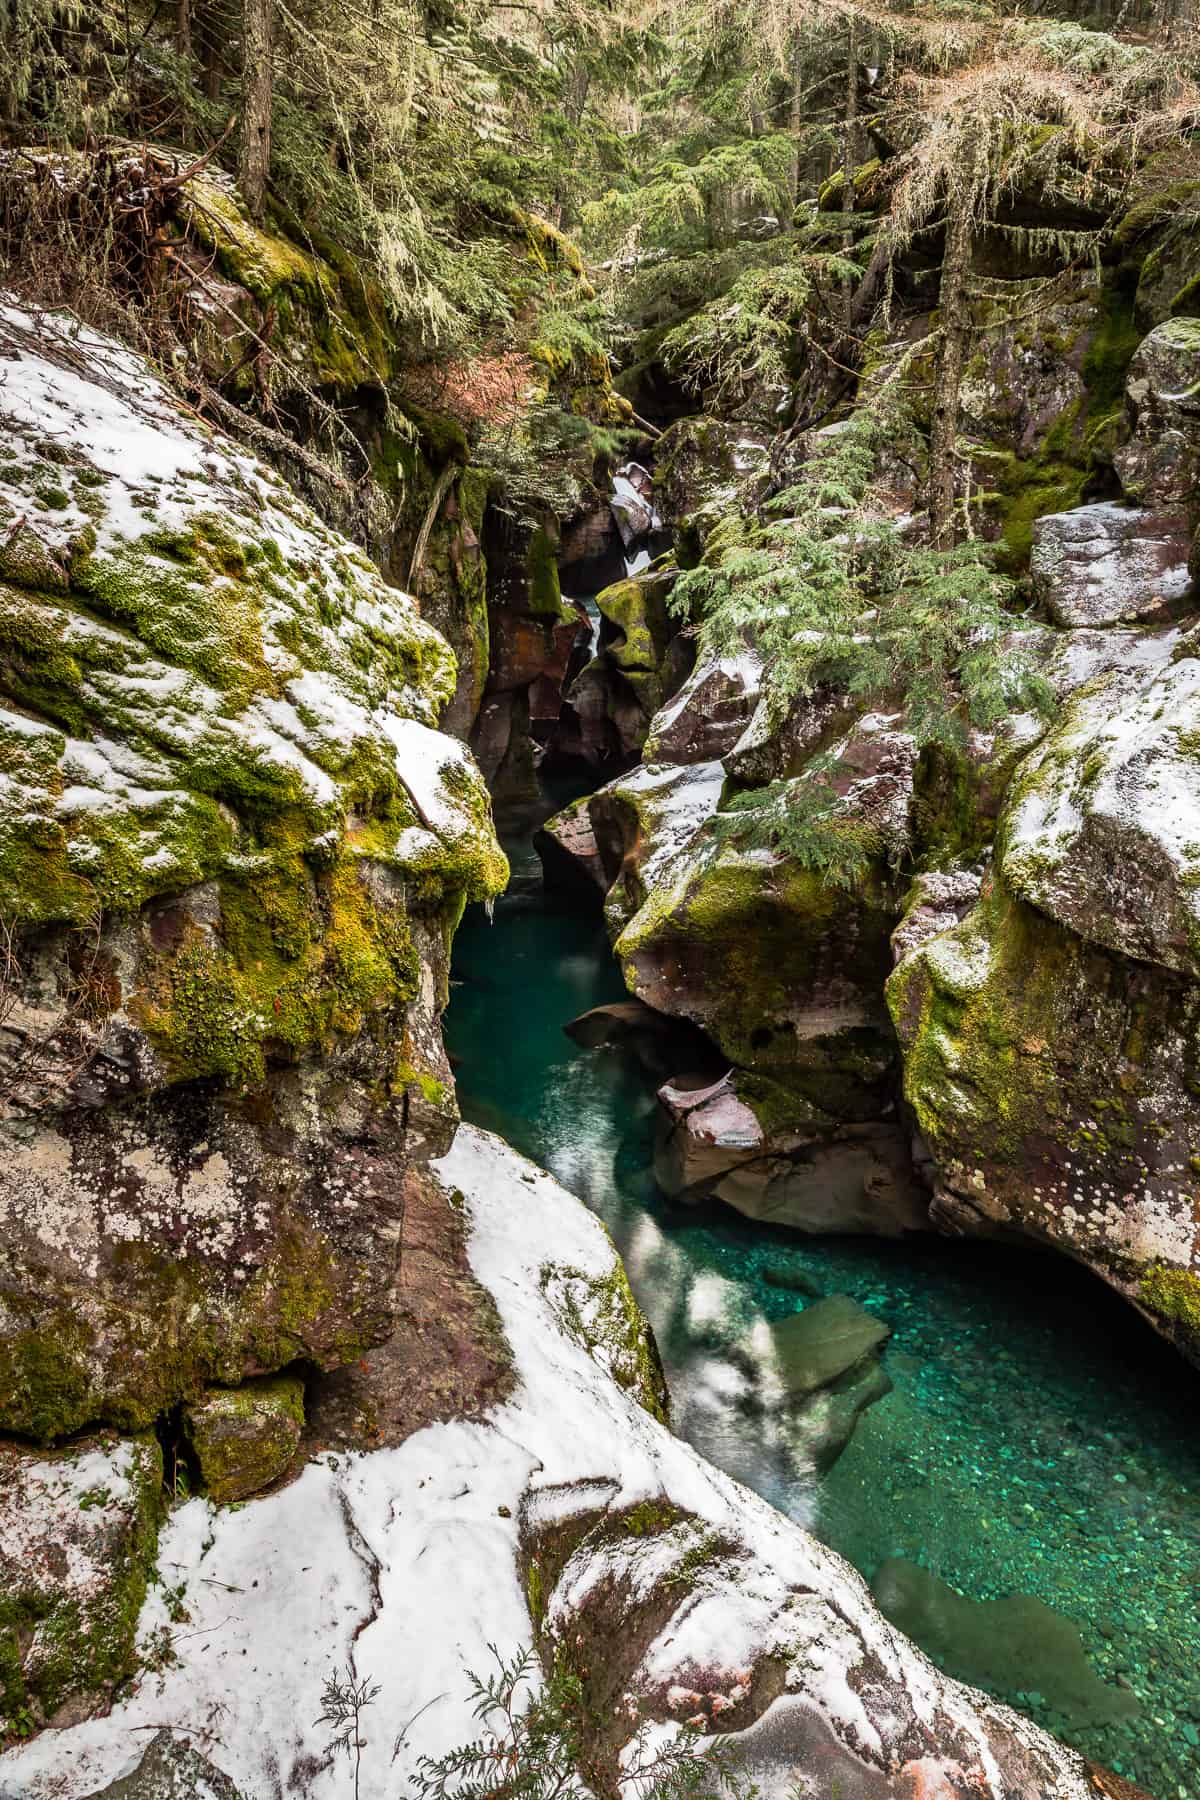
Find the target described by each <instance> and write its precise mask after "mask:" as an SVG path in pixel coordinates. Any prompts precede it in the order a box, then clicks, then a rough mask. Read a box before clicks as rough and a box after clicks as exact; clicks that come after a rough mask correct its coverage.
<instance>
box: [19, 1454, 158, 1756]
mask: <svg viewBox="0 0 1200 1800" xmlns="http://www.w3.org/2000/svg"><path fill="white" fill-rule="evenodd" d="M162 1473H163V1471H162V1452H161V1451H160V1449H159V1447H158V1444H157V1442H156V1441H155V1439H154V1438H153V1437H149V1436H147V1437H137V1438H112V1437H92V1438H83V1439H79V1440H77V1441H76V1442H75V1443H73V1444H72V1445H71V1446H70V1448H69V1449H66V1450H62V1451H59V1452H58V1453H57V1454H54V1455H48V1456H39V1455H38V1454H37V1453H35V1452H33V1451H30V1450H27V1449H23V1448H21V1447H19V1446H18V1445H16V1444H0V1740H2V1739H4V1738H6V1737H9V1736H12V1737H15V1738H21V1737H25V1736H27V1735H28V1734H29V1732H30V1731H32V1730H34V1729H36V1728H37V1727H38V1726H42V1725H47V1724H58V1723H67V1722H73V1721H76V1720H78V1719H80V1718H86V1717H87V1716H88V1715H89V1713H91V1712H93V1711H95V1710H97V1709H99V1708H102V1707H103V1706H105V1705H106V1703H107V1701H108V1697H109V1695H110V1694H111V1692H112V1690H113V1688H114V1687H115V1686H116V1684H117V1683H118V1682H120V1681H123V1680H124V1679H125V1677H126V1676H128V1675H130V1674H132V1673H133V1671H134V1669H135V1667H136V1666H137V1665H136V1654H135V1642H134V1640H135V1633H136V1627H137V1621H138V1613H139V1610H140V1608H141V1604H142V1601H143V1599H144V1597H145V1593H146V1583H147V1579H148V1577H149V1575H150V1572H151V1570H152V1568H153V1566H154V1551H155V1544H156V1542H157V1538H158V1526H159V1514H160V1510H161V1506H162Z"/></svg>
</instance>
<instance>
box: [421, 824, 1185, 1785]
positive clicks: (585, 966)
mask: <svg viewBox="0 0 1200 1800" xmlns="http://www.w3.org/2000/svg"><path fill="white" fill-rule="evenodd" d="M530 830H531V825H530V823H529V822H528V821H527V822H526V823H525V824H524V826H523V828H522V829H521V831H520V832H518V833H516V834H515V835H514V837H513V838H512V839H511V840H510V842H509V844H508V849H509V854H510V857H511V859H512V862H513V882H512V885H511V887H510V890H509V893H508V895H507V896H506V897H505V898H504V899H502V900H501V901H499V902H498V904H497V906H496V910H495V919H494V922H493V923H492V924H491V925H489V924H488V923H487V921H486V919H485V918H484V915H483V912H482V909H480V908H474V909H472V911H471V912H470V913H469V914H468V916H467V918H466V919H465V920H464V923H463V925H462V927H461V929H460V931H459V935H458V940H457V942H456V946H455V976H456V985H455V988H454V992H453V997H452V1001H451V1005H450V1009H449V1012H448V1015H447V1037H448V1041H449V1045H450V1050H451V1054H452V1055H453V1056H454V1058H455V1060H456V1064H457V1071H456V1072H457V1079H458V1090H459V1098H460V1102H461V1105H462V1109H463V1112H464V1114H465V1116H466V1117H467V1118H469V1119H471V1120H473V1121H474V1122H475V1123H477V1124H480V1125H483V1126H486V1127H488V1128H490V1129H492V1130H494V1131H498V1132H500V1133H501V1134H502V1135H503V1136H504V1137H506V1138H507V1139H508V1140H509V1142H510V1143H512V1144H514V1145H515V1146H516V1147H517V1148H518V1149H519V1150H521V1151H523V1152H524V1153H525V1154H527V1155H528V1156H530V1157H532V1158H534V1159H535V1160H536V1161H537V1162H539V1163H540V1164H541V1165H542V1166H543V1167H545V1168H547V1169H549V1170H551V1171H552V1172H553V1174H554V1175H555V1176H557V1178H558V1179H559V1180H560V1181H561V1182H562V1183H563V1185H564V1186H565V1187H567V1188H569V1189H570V1190H571V1191H572V1192H573V1193H575V1194H577V1195H578V1196H579V1197H580V1198H581V1199H582V1200H584V1201H586V1202H587V1204H588V1205H589V1206H590V1207H592V1208H593V1210H594V1211H595V1212H597V1213H598V1214H599V1215H600V1217H601V1218H602V1219H604V1221H605V1223H606V1224H607V1225H608V1226H609V1228H610V1230H611V1231H612V1233H613V1236H614V1237H615V1239H616V1242H617V1245H618V1247H619V1249H620V1251H621V1253H622V1255H623V1256H624V1258H625V1263H626V1266H627V1268H628V1270H629V1277H630V1281H631V1283H632V1285H633V1289H634V1292H635V1293H636V1295H637V1297H638V1300H639V1301H640V1303H641V1305H642V1307H643V1309H644V1310H645V1312H646V1313H647V1315H648V1316H649V1318H650V1320H651V1322H652V1324H653V1326H654V1329H655V1332H656V1333H657V1336H658V1340H659V1344H660V1347H661V1349H662V1353H663V1361H664V1363H665V1365H666V1370H667V1376H668V1380H669V1383H670V1387H671V1395H672V1406H673V1418H674V1423H675V1426H676V1429H677V1430H679V1431H680V1432H681V1433H682V1435H683V1436H685V1437H686V1438H688V1439H689V1440H690V1441H691V1442H693V1443H694V1444H696V1445H697V1446H698V1448H700V1449H701V1450H703V1451H704V1453H705V1454H706V1455H707V1456H708V1457H710V1458H711V1460H712V1461H714V1462H716V1463H718V1464H719V1465H720V1466H721V1467H722V1468H724V1469H726V1470H728V1471H729V1472H730V1473H732V1474H734V1475H736V1476H738V1477H739V1478H740V1479H741V1480H743V1481H745V1482H746V1483H747V1485H748V1486H750V1487H752V1488H754V1489H756V1490H757V1491H758V1492H759V1493H760V1494H763V1495H765V1496H766V1497H767V1498H768V1499H770V1500H771V1501H772V1502H773V1503H774V1504H775V1505H776V1506H778V1507H780V1508H781V1509H782V1510H783V1511H785V1512H787V1513H789V1514H790V1515H791V1516H792V1517H793V1518H796V1519H798V1520H800V1521H802V1522H803V1523H805V1524H807V1525H809V1526H810V1527H811V1528H812V1529H813V1530H814V1531H815V1532H816V1533H817V1534H818V1536H820V1537H821V1538H823V1539H824V1540H825V1542H827V1543H829V1544H831V1545H833V1546H834V1548H835V1549H837V1550H840V1551H841V1552H842V1553H843V1554H844V1555H845V1556H847V1557H848V1558H849V1559H850V1560H851V1561H852V1562H853V1563H854V1564H855V1565H856V1566H857V1567H858V1568H859V1569H860V1570H861V1571H862V1572H863V1574H864V1575H866V1576H867V1578H868V1579H871V1578H872V1577H873V1576H874V1575H875V1573H876V1571H877V1569H878V1568H879V1565H880V1564H881V1563H882V1562H883V1561H884V1560H885V1559H886V1558H889V1557H896V1556H899V1557H904V1558H906V1559H908V1560H909V1561H910V1562H912V1563H918V1564H921V1565H922V1566H923V1567H925V1568H926V1569H928V1570H930V1571H932V1572H933V1573H935V1574H936V1575H938V1576H939V1577H941V1578H942V1580H944V1581H946V1582H949V1583H950V1584H951V1585H952V1586H953V1587H954V1588H955V1589H957V1590H958V1592H959V1593H960V1594H962V1595H965V1596H967V1597H968V1599H970V1600H973V1601H986V1600H991V1599H995V1598H999V1597H1002V1596H1006V1595H1013V1594H1023V1595H1032V1596H1035V1597H1036V1598H1037V1599H1038V1600H1040V1601H1041V1602H1044V1603H1045V1605H1047V1606H1049V1607H1052V1608H1054V1609H1055V1611H1056V1612H1057V1613H1058V1614H1061V1615H1063V1616H1064V1617H1065V1618H1067V1619H1070V1620H1073V1621H1074V1622H1075V1623H1076V1625H1077V1626H1078V1627H1079V1630H1080V1632H1081V1635H1082V1639H1083V1646H1084V1650H1085V1652H1086V1656H1087V1658H1088V1660H1089V1661H1090V1664H1091V1666H1092V1669H1093V1670H1094V1671H1095V1673H1096V1675H1098V1676H1099V1677H1100V1678H1102V1679H1103V1681H1104V1682H1105V1683H1107V1684H1109V1688H1110V1691H1111V1692H1112V1693H1113V1694H1114V1695H1115V1704H1114V1705H1113V1706H1112V1707H1111V1708H1104V1709H1102V1710H1108V1711H1113V1712H1119V1711H1121V1710H1122V1709H1126V1710H1128V1709H1130V1708H1131V1706H1132V1700H1131V1696H1132V1695H1136V1697H1137V1700H1138V1702H1139V1703H1140V1705H1139V1710H1138V1711H1137V1712H1136V1714H1135V1715H1133V1716H1127V1717H1122V1718H1115V1719H1114V1718H1110V1719H1108V1721H1107V1722H1105V1723H1096V1720H1095V1714H1094V1712H1093V1711H1090V1710H1089V1707H1088V1705H1087V1704H1086V1703H1084V1702H1083V1701H1080V1700H1079V1699H1078V1693H1077V1689H1078V1683H1076V1684H1075V1687H1074V1688H1072V1685H1071V1682H1070V1681H1069V1680H1067V1679H1066V1678H1065V1677H1064V1680H1063V1683H1062V1684H1061V1686H1060V1688H1059V1690H1058V1691H1054V1689H1055V1683H1056V1682H1057V1679H1058V1675H1059V1673H1060V1671H1059V1669H1058V1667H1057V1666H1055V1667H1052V1668H1051V1669H1050V1670H1049V1671H1048V1672H1047V1670H1046V1667H1045V1665H1046V1664H1047V1662H1048V1661H1049V1662H1051V1663H1053V1662H1054V1659H1055V1657H1056V1656H1059V1651H1060V1648H1061V1647H1060V1646H1059V1645H1058V1644H1057V1642H1056V1640H1055V1638H1054V1636H1053V1634H1052V1633H1051V1634H1049V1635H1047V1634H1046V1633H1044V1632H1042V1631H1041V1629H1040V1627H1039V1626H1038V1625H1037V1621H1035V1622H1034V1626H1033V1627H1031V1625H1030V1622H1029V1620H1028V1619H1027V1618H1020V1619H1018V1620H1017V1621H1015V1622H1014V1624H1015V1629H1014V1630H1009V1631H1007V1632H1006V1630H1004V1629H998V1628H997V1627H996V1625H995V1622H994V1620H993V1618H992V1616H991V1615H987V1614H982V1615H980V1619H981V1623H982V1626H983V1629H982V1634H981V1635H982V1637H983V1639H984V1640H985V1641H986V1642H987V1644H988V1646H989V1654H990V1658H991V1662H992V1664H993V1665H995V1666H994V1672H993V1674H992V1677H991V1679H990V1681H989V1682H988V1685H990V1686H991V1687H992V1689H993V1691H995V1692H997V1693H999V1694H1000V1695H1001V1697H1003V1698H1004V1699H1006V1700H1009V1701H1011V1702H1012V1703H1013V1704H1014V1705H1017V1706H1019V1707H1020V1708H1021V1709H1022V1710H1023V1711H1025V1712H1028V1713H1030V1714H1031V1715H1032V1716H1034V1717H1036V1718H1038V1719H1039V1720H1040V1721H1041V1722H1042V1723H1043V1724H1046V1725H1048V1726H1049V1727H1050V1728H1051V1729H1052V1730H1054V1731H1056V1732H1057V1734H1058V1735H1059V1736H1060V1737H1062V1738H1064V1739H1066V1740H1067V1741H1068V1742H1070V1743H1074V1744H1076V1745H1077V1746H1078V1747H1079V1748H1080V1749H1082V1750H1084V1751H1085V1752H1086V1753H1087V1754H1088V1755H1089V1756H1092V1757H1093V1758H1095V1759H1096V1760H1097V1761H1098V1762H1102V1763H1105V1764H1107V1765H1108V1766H1109V1767H1111V1768H1113V1769H1116V1770H1117V1771H1118V1773H1122V1774H1124V1775H1127V1776H1128V1777H1130V1778H1131V1779H1133V1780H1135V1781H1137V1782H1139V1783H1140V1784H1141V1785H1142V1786H1143V1787H1145V1788H1147V1789H1148V1790H1149V1791H1150V1793H1151V1794H1152V1795H1154V1796H1155V1800H1200V1408H1198V1406H1197V1401H1198V1400H1200V1380H1198V1379H1197V1377H1195V1376H1194V1375H1193V1374H1192V1373H1191V1372H1190V1371H1189V1370H1188V1369H1187V1368H1186V1367H1185V1366H1184V1365H1183V1364H1182V1362H1181V1361H1180V1360H1179V1358H1178V1357H1177V1356H1175V1355H1174V1353H1172V1352H1170V1351H1168V1350H1167V1349H1166V1348H1165V1347H1164V1346H1163V1345H1161V1344H1160V1343H1159V1342H1158V1340H1157V1339H1155V1338H1154V1337H1153V1336H1152V1334H1151V1333H1150V1332H1149V1331H1148V1330H1147V1329H1146V1328H1144V1327H1143V1326H1142V1324H1141V1321H1140V1320H1139V1319H1138V1318H1137V1317H1136V1315H1135V1314H1134V1313H1133V1312H1132V1311H1131V1310H1130V1309H1129V1308H1127V1307H1126V1306H1124V1305H1123V1303H1121V1302H1120V1301H1118V1300H1117V1299H1116V1298H1115V1297H1113V1296H1112V1295H1110V1294H1108V1293H1107V1292H1106V1290H1105V1289H1104V1288H1103V1287H1102V1286H1101V1285H1100V1284H1099V1283H1098V1282H1096V1281H1095V1280H1094V1279H1092V1278H1091V1277H1089V1276H1087V1275H1086V1274H1084V1273H1083V1272H1082V1271H1080V1270H1077V1269H1075V1268H1074V1267H1073V1266H1072V1265H1071V1264H1069V1263H1068V1262H1066V1261H1064V1260H1063V1259H1060V1258H1050V1257H1044V1258H1043V1257H1040V1256H1036V1255H1032V1254H1029V1253H1020V1252H1014V1251H1008V1250H1002V1249H1000V1248H998V1247H996V1246H994V1245H990V1244H982V1245H980V1244H976V1245H968V1246H963V1245H957V1244H948V1243H946V1242H943V1241H941V1240H938V1239H933V1238H930V1239H928V1240H926V1239H921V1240H916V1241H914V1242H912V1243H911V1244H903V1245H895V1244H887V1243H879V1242H874V1241H871V1240H868V1239H856V1238H830V1239H812V1238H801V1237H798V1236H796V1235H795V1234H792V1233H788V1232H784V1231H779V1230H771V1229H767V1228H764V1227H761V1226H752V1225H750V1224H747V1223H745V1222H743V1221H741V1220H739V1219H738V1218H737V1217H736V1216H735V1215H733V1214H732V1213H729V1212H728V1211H727V1210H726V1209H723V1208H714V1209H713V1210H711V1211H708V1210H705V1211H701V1210H692V1209H682V1208H679V1207H672V1206H670V1205H668V1204H667V1203H666V1202H665V1201H664V1199H663V1198H662V1196H661V1195H660V1194H659V1193H658V1192H657V1190H656V1188H655V1184H654V1179H653V1175H652V1173H651V1168H650V1159H651V1145H652V1138H653V1115H654V1100H653V1094H652V1091H651V1087H650V1084H649V1083H648V1081H647V1079H646V1077H645V1076H644V1075H643V1074H642V1073H641V1072H640V1071H639V1070H638V1069H637V1068H636V1067H635V1066H632V1065H631V1064H630V1062H629V1061H628V1060H626V1059H624V1058H622V1057H620V1056H618V1055H617V1054H615V1053H614V1052H612V1051H606V1050H600V1051H589V1050H583V1049H580V1048H579V1047H578V1046H576V1045H575V1044H574V1043H572V1041H571V1040H570V1039H569V1038H567V1037H566V1036H564V1034H563V1030H562V1027H563V1025H564V1023H565V1022H566V1021H567V1020H568V1019H571V1018H573V1017H575V1016H576V1015H577V1014H578V1013H581V1012H584V1011H585V1010H586V1009H587V1008H588V1007H591V1006H596V1005H599V1004H600V1003H601V1002H603V1001H606V1000H613V999H619V998H621V997H623V993H624V990H623V988H622V984H621V980H620V976H619V974H618V972H617V970H616V968H615V966H614V963H613V960H612V958H611V956H610V954H609V951H608V946H607V942H606V940H605V936H604V932H603V928H602V926H601V923H600V921H599V918H598V917H597V916H594V915H591V914H589V913H588V912H587V911H586V910H585V909H581V908H580V907H579V905H578V904H575V903H572V902H571V901H569V900H564V899H560V898H558V897H556V896H553V895H547V894H545V893H544V892H543V890H542V884H541V879H540V866H539V864H538V860H537V857H536V854H535V853H534V852H533V850H532V847H531V844H530V841H529V834H530ZM797 1274H799V1275H800V1276H802V1277H804V1278H806V1279H808V1280H809V1281H811V1282H812V1283H814V1284H815V1285H816V1286H817V1287H818V1288H819V1289H820V1290H821V1291H823V1292H825V1293H848V1294H852V1295H853V1296H854V1297H855V1298H856V1299H858V1300H859V1301H861V1302H862V1303H863V1304H864V1305H866V1306H868V1307H870V1308H871V1309H872V1311H874V1312H876V1313H878V1314H879V1315H880V1316H881V1317H882V1318H884V1319H886V1320H887V1321H888V1323H889V1324H890V1325H891V1326H892V1328H893V1336H892V1338H891V1341H890V1344H889V1346H888V1349H887V1351H886V1353H885V1358H884V1360H885V1363H886V1366H887V1369H888V1373H889V1374H890V1376H891V1378H892V1381H893V1382H894V1384H895V1385H894V1390H893V1392H892V1393H891V1394H890V1395H888V1396H887V1397H886V1398H885V1399H883V1400H882V1401H880V1402H878V1403H877V1404H876V1405H875V1406H873V1407H872V1408H871V1410H870V1411H869V1412H868V1413H866V1414H865V1415H864V1417H863V1418H862V1419H861V1420H860V1422H859V1426H858V1429H857V1432H856V1434H855V1436H854V1439H853V1441H852V1442H851V1444H850V1447H849V1449H848V1450H847V1451H846V1452H845V1454H844V1455H843V1456H842V1458H841V1460H840V1461H839V1462H838V1463H837V1464H836V1465H835V1467H834V1468H833V1470H832V1471H831V1472H830V1473H829V1474H828V1475H826V1476H825V1477H824V1478H823V1479H822V1480H821V1481H819V1482H818V1481H817V1480H816V1479H815V1478H814V1477H813V1475H812V1474H811V1471H810V1470H808V1469H807V1468H806V1467H805V1465H804V1462H803V1459H802V1458H800V1457H798V1456H797V1454H796V1449H795V1446H794V1444H793V1443H792V1442H791V1441H790V1440H789V1434H788V1421H787V1418H786V1416H782V1415H781V1416H777V1417H775V1418H774V1419H772V1418H770V1417H768V1418H765V1419H764V1418H763V1417H762V1416H755V1415H754V1414H753V1413H752V1412H751V1411H750V1410H749V1409H747V1408H746V1407H745V1406H744V1404H742V1402H743V1401H744V1397H745V1394H746V1390H747V1383H748V1379H749V1376H750V1375H751V1374H752V1366H753V1352H754V1346H755V1342H756V1337H758V1338H761V1333H762V1325H763V1322H764V1320H768V1319H774V1318H779V1317H782V1316H784V1315H786V1314H787V1313H789V1312H791V1311H793V1310H795V1308H796V1307H797V1305H799V1304H801V1299H800V1296H799V1295H798V1294H797V1293H796V1292H795V1291H788V1290H787V1289H786V1288H783V1287H780V1286H779V1285H777V1283H778V1281H779V1279H780V1278H781V1277H782V1278H784V1279H790V1278H792V1277H794V1276H796V1275H797ZM768 1275H770V1276H772V1277H774V1280H769V1279H767V1277H768ZM1043 1618H1044V1616H1043ZM1050 1623H1051V1624H1053V1623H1054V1622H1053V1621H1051V1622H1050ZM926 1647H927V1648H929V1649H930V1650H931V1651H933V1650H935V1649H937V1648H938V1646H937V1645H936V1644H935V1643H932V1642H930V1643H927V1646H926ZM1060 1660H1061V1659H1060ZM949 1664H950V1666H953V1656H952V1655H951V1657H950V1659H949ZM1039 1664H1040V1665H1041V1666H1039ZM1063 1667H1064V1668H1065V1662H1064V1663H1063ZM975 1674H976V1679H981V1677H980V1676H979V1674H978V1670H976V1671H975ZM1086 1675H1087V1672H1086V1671H1085V1676H1086ZM1087 1678H1088V1679H1090V1676H1088V1677H1087ZM1035 1680H1036V1682H1037V1686H1036V1687H1035V1686H1034V1682H1035ZM1044 1688H1049V1689H1051V1690H1052V1691H1050V1692H1043V1691H1042V1690H1043V1689H1044Z"/></svg>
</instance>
